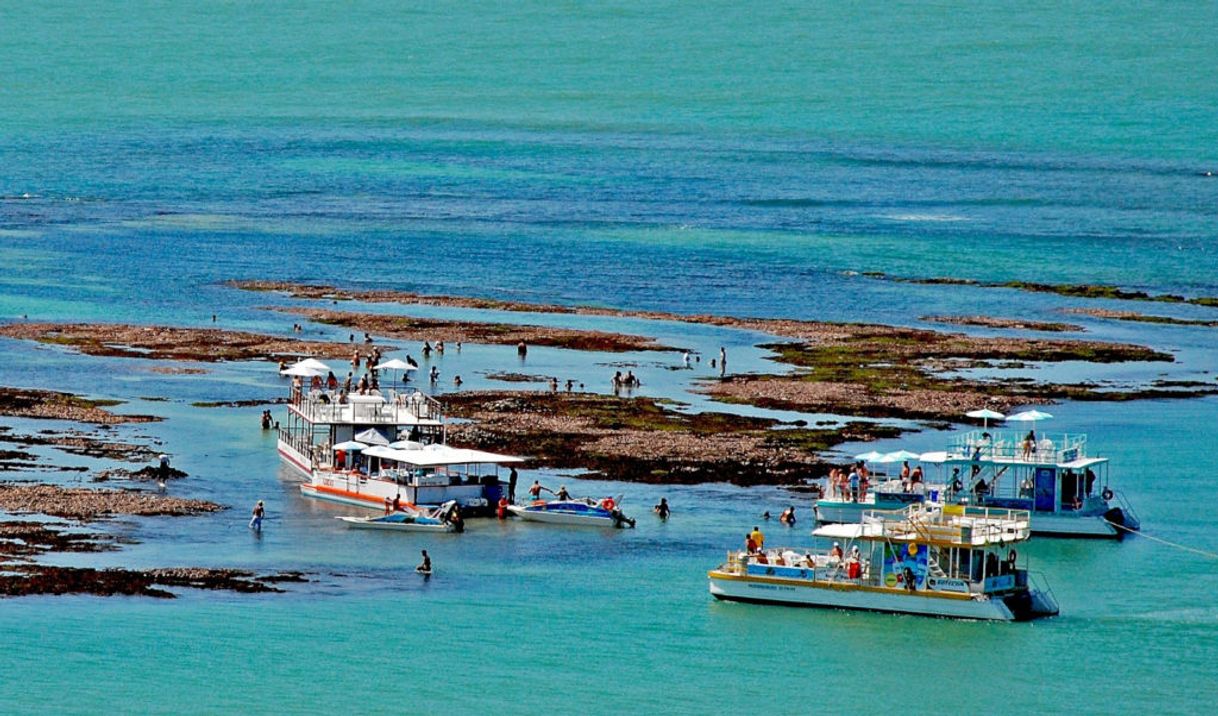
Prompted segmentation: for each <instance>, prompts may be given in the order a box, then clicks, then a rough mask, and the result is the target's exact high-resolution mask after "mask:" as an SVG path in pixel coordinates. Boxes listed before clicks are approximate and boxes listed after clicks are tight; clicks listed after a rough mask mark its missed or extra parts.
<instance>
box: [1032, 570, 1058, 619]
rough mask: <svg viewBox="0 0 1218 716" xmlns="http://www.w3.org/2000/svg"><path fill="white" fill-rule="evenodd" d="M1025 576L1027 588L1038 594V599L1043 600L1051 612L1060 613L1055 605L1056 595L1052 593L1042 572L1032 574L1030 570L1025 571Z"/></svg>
mask: <svg viewBox="0 0 1218 716" xmlns="http://www.w3.org/2000/svg"><path fill="white" fill-rule="evenodd" d="M1025 574H1027V575H1028V588H1029V589H1030V590H1035V591H1036V592H1039V593H1040V598H1041V599H1043V600H1045V603H1046V605H1047V606H1049V607H1050V608H1051V611H1054V612H1058V611H1061V608H1060V607H1059V606H1058V603H1057V595H1056V594H1054V593H1053V587H1050V586H1049V580H1048V579H1046V578H1045V575H1044V574H1043V573H1042V572H1033V571H1032V570H1030V569H1029V570H1025Z"/></svg>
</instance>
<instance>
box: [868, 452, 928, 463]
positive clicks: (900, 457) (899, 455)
mask: <svg viewBox="0 0 1218 716" xmlns="http://www.w3.org/2000/svg"><path fill="white" fill-rule="evenodd" d="M920 457H922V453H918V452H910V451H908V450H897V451H896V452H890V453H887V454H885V455H884V457H882V458H880V459H879V460H877V461H876V462H902V461H905V460H917V459H918V458H920Z"/></svg>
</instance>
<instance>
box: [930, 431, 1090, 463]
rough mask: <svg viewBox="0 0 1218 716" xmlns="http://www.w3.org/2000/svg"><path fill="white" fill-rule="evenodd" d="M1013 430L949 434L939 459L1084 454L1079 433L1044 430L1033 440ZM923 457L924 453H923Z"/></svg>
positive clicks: (1050, 458)
mask: <svg viewBox="0 0 1218 716" xmlns="http://www.w3.org/2000/svg"><path fill="white" fill-rule="evenodd" d="M1027 437H1028V433H1026V432H1019V431H1015V430H970V431H968V432H967V433H964V434H962V435H956V436H954V437H952V439H951V441H950V442H949V443H948V446H947V452H946V454H945V455H944V456H943V460H942V461H943V462H953V461H954V462H961V461H970V460H991V461H1003V462H1015V463H1029V464H1040V465H1047V464H1065V463H1072V462H1076V461H1078V460H1081V459H1083V458H1086V457H1087V436H1086V435H1085V434H1082V433H1053V434H1050V433H1044V434H1041V435H1040V436H1038V437H1037V438H1036V439H1035V440H1032V441H1029V440H1028V439H1027ZM924 457H925V456H924Z"/></svg>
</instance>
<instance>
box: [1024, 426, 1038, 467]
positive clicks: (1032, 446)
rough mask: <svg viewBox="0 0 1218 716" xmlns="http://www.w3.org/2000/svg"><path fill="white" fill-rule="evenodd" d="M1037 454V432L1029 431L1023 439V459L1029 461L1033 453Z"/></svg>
mask: <svg viewBox="0 0 1218 716" xmlns="http://www.w3.org/2000/svg"><path fill="white" fill-rule="evenodd" d="M1034 452H1036V431H1035V430H1029V431H1028V434H1027V435H1025V436H1024V437H1023V459H1024V460H1027V459H1028V458H1030V457H1032V453H1034Z"/></svg>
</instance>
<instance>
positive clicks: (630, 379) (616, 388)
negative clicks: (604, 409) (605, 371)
mask: <svg viewBox="0 0 1218 716" xmlns="http://www.w3.org/2000/svg"><path fill="white" fill-rule="evenodd" d="M642 384H643V383H642V381H640V380H639V379H638V377H637V376H636V375H635V374H634V371H632V370H628V371H626V375H622V371H620V370H619V371H617V372H615V373H614V374H613V394H614V395H617V394H618V393H619V392H620V391H621V390H622V389H623V388H625V389H626V390H631V389H634V388H637V387H639V386H640V385H642Z"/></svg>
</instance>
